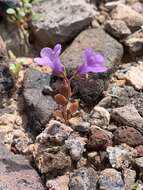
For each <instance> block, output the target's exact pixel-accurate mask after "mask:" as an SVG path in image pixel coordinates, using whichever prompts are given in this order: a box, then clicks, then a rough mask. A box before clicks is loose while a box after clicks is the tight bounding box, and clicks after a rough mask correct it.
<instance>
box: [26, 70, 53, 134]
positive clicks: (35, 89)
mask: <svg viewBox="0 0 143 190" xmlns="http://www.w3.org/2000/svg"><path fill="white" fill-rule="evenodd" d="M50 82H51V77H50V75H48V74H45V73H41V72H39V71H36V70H34V69H29V70H28V71H27V72H26V74H25V78H24V89H23V96H24V100H25V108H26V114H27V117H28V126H29V128H30V130H31V131H32V132H33V133H40V132H41V131H42V129H43V128H45V125H46V124H47V122H48V120H49V119H50V117H51V115H52V113H53V111H54V110H55V108H56V103H55V101H54V100H53V98H52V97H51V96H50V95H44V94H43V93H42V91H43V89H44V88H45V86H49V87H50Z"/></svg>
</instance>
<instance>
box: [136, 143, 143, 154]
mask: <svg viewBox="0 0 143 190" xmlns="http://www.w3.org/2000/svg"><path fill="white" fill-rule="evenodd" d="M136 150H137V153H138V156H139V157H143V145H140V146H137V147H136Z"/></svg>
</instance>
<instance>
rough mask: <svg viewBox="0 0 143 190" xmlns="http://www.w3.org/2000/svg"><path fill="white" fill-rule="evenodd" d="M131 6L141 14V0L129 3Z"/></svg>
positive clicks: (142, 6)
mask: <svg viewBox="0 0 143 190" xmlns="http://www.w3.org/2000/svg"><path fill="white" fill-rule="evenodd" d="M131 7H132V8H133V9H134V10H135V11H137V12H138V13H140V14H142V13H143V5H142V3H141V2H139V1H136V2H134V3H133V4H131Z"/></svg>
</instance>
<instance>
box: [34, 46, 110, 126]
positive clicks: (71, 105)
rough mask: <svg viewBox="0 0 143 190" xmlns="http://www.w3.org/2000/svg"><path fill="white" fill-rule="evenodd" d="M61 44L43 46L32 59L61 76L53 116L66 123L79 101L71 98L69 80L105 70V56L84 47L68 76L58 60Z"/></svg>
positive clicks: (76, 108) (77, 107) (77, 106)
mask: <svg viewBox="0 0 143 190" xmlns="http://www.w3.org/2000/svg"><path fill="white" fill-rule="evenodd" d="M60 54H61V45H60V44H57V45H56V46H55V47H54V48H53V49H51V48H48V47H46V48H43V49H42V50H41V52H40V57H38V58H35V59H34V61H35V62H36V63H37V64H39V65H44V66H48V67H49V68H50V69H51V71H52V74H53V75H56V76H59V77H61V78H63V84H62V86H61V88H60V89H59V93H58V94H56V95H55V97H54V98H55V101H56V103H57V104H58V109H57V110H56V111H55V112H54V114H53V115H54V117H55V118H56V119H59V120H61V121H62V122H65V123H68V121H69V119H70V118H71V117H72V116H73V115H74V114H75V113H76V112H77V111H78V109H79V101H78V100H73V99H72V92H71V80H72V79H73V78H77V77H80V78H83V79H85V78H86V77H87V75H88V73H90V72H92V73H100V72H105V71H107V68H106V62H105V58H104V56H103V55H102V54H101V53H96V54H95V53H94V52H93V50H92V49H91V48H86V49H85V50H84V52H83V63H81V64H80V65H79V66H78V67H77V69H76V72H75V74H74V75H73V76H72V77H71V78H68V76H67V73H66V70H65V67H64V65H63V64H62V63H61V60H60Z"/></svg>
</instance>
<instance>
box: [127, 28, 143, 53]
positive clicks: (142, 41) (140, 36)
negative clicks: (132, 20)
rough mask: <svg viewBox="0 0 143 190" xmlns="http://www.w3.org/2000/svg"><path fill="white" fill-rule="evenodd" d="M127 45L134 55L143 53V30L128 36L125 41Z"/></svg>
mask: <svg viewBox="0 0 143 190" xmlns="http://www.w3.org/2000/svg"><path fill="white" fill-rule="evenodd" d="M124 44H125V46H126V47H127V48H128V49H129V52H130V54H131V55H133V56H137V55H142V51H143V30H142V29H141V30H138V31H136V32H135V33H133V34H131V35H130V36H128V38H127V39H126V40H125V42H124Z"/></svg>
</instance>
